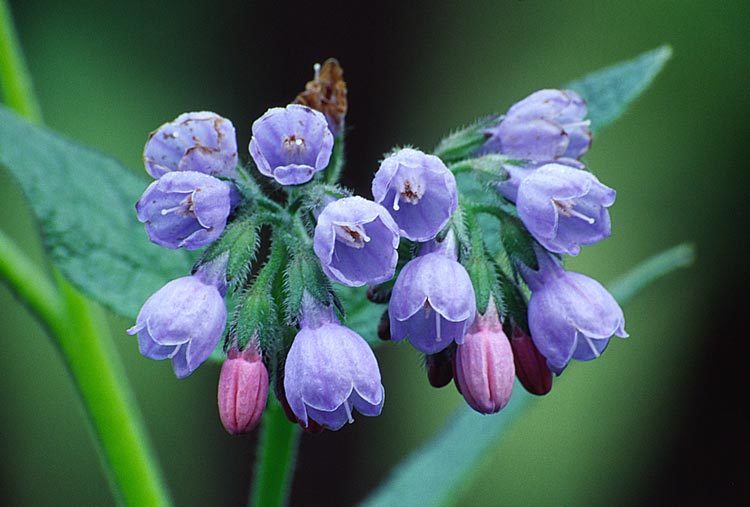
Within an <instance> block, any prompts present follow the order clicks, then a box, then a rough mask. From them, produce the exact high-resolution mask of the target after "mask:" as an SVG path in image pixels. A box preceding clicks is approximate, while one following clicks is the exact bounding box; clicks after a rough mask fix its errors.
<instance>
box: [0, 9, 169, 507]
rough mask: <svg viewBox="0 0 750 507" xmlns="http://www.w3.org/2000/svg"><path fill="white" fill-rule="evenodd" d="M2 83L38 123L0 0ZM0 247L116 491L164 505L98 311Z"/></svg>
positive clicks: (0, 238) (9, 247)
mask: <svg viewBox="0 0 750 507" xmlns="http://www.w3.org/2000/svg"><path fill="white" fill-rule="evenodd" d="M0 86H2V91H3V96H4V99H5V102H6V103H7V104H8V105H9V106H10V107H12V108H13V109H15V110H16V111H17V112H18V113H20V114H21V115H23V116H25V117H26V118H27V119H29V120H31V121H34V122H37V123H39V122H41V113H40V109H39V107H38V104H37V101H36V98H35V96H34V92H33V89H32V87H31V80H30V78H29V73H28V70H27V68H26V65H25V62H24V60H23V56H22V54H21V51H20V46H19V44H18V39H17V36H16V33H15V30H14V28H13V23H12V20H11V17H10V10H9V9H8V6H7V3H6V1H5V0H0ZM0 253H1V254H2V255H1V257H2V260H1V261H0V275H2V276H3V277H4V278H5V279H6V280H7V281H8V283H9V284H10V286H11V287H12V288H13V289H14V290H15V292H16V293H17V294H18V296H19V297H20V298H21V299H22V300H23V301H24V302H25V303H26V304H27V306H28V307H29V309H31V311H32V312H33V313H34V314H35V316H36V317H37V318H38V319H39V320H40V321H41V322H42V323H43V324H44V325H45V326H46V328H47V329H48V331H49V332H50V334H51V335H52V336H53V337H54V338H56V339H57V343H58V345H59V347H60V351H61V353H62V356H63V359H64V360H65V363H66V365H67V367H68V370H69V371H70V373H71V375H72V377H73V380H74V382H75V385H76V388H77V390H78V392H79V394H80V395H81V399H82V401H83V404H84V408H85V410H86V413H87V415H88V418H89V421H90V422H91V425H92V429H93V432H94V434H95V436H96V440H97V442H98V444H99V446H98V450H99V451H100V455H101V457H102V462H103V464H104V466H105V470H106V471H107V473H108V477H109V479H110V482H111V484H112V487H113V491H114V492H115V494H116V495H117V496H120V497H121V498H122V500H124V502H125V503H126V504H128V505H157V506H158V505H169V504H170V500H169V495H168V493H167V489H166V487H165V484H164V481H163V479H162V475H161V472H160V470H159V468H158V465H157V464H156V461H155V460H154V459H153V453H152V451H151V447H150V443H149V441H148V439H147V438H146V433H145V431H144V426H143V423H142V420H141V416H140V412H139V410H138V408H137V406H136V405H135V403H134V401H133V395H132V392H131V390H130V386H129V384H128V382H127V379H126V378H125V375H124V371H123V368H122V365H121V363H120V360H119V356H118V355H117V351H116V350H115V348H114V344H113V342H112V337H111V335H110V333H109V332H108V328H107V325H106V322H105V321H104V316H103V315H102V313H101V310H100V309H99V308H98V307H96V306H94V305H93V304H91V303H89V302H88V301H87V300H86V299H85V298H84V297H83V296H82V295H81V294H79V293H78V292H77V291H76V290H75V289H74V288H73V287H72V286H71V285H70V284H69V283H68V282H66V281H65V280H64V279H63V278H62V276H61V275H59V273H57V272H55V285H54V286H53V285H52V284H51V283H50V282H49V281H48V280H47V278H46V277H45V276H44V275H43V274H42V273H40V271H39V270H38V269H37V268H35V267H34V266H33V265H32V264H31V263H29V262H28V261H27V260H26V259H25V258H24V257H23V255H22V254H21V252H20V250H19V249H18V248H17V247H16V246H15V245H14V244H13V243H12V242H11V241H10V240H9V239H8V238H7V237H6V236H5V235H0Z"/></svg>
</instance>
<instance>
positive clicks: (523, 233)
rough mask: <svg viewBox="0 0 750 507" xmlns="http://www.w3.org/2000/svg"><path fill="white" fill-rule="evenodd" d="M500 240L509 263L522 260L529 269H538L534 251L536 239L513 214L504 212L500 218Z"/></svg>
mask: <svg viewBox="0 0 750 507" xmlns="http://www.w3.org/2000/svg"><path fill="white" fill-rule="evenodd" d="M500 241H501V242H502V246H503V248H504V249H505V253H506V255H507V256H508V260H509V261H510V263H511V264H513V263H514V262H523V263H524V264H525V265H527V266H528V267H530V268H531V269H534V270H537V269H539V263H538V262H537V259H536V254H535V253H534V244H535V243H536V240H534V238H533V237H532V236H531V234H529V231H528V230H527V229H526V227H524V225H523V223H522V222H521V220H520V219H519V218H518V217H516V216H513V215H510V214H507V213H506V214H504V215H503V216H502V218H501V220H500Z"/></svg>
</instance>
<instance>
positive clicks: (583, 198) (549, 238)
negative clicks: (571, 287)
mask: <svg viewBox="0 0 750 507" xmlns="http://www.w3.org/2000/svg"><path fill="white" fill-rule="evenodd" d="M615 195H616V192H615V191H614V190H613V189H611V188H609V187H607V186H605V185H603V184H602V183H600V182H599V180H598V179H597V178H596V176H594V175H593V174H591V173H589V172H587V171H581V170H578V169H574V168H572V167H569V166H565V165H560V164H547V165H545V166H542V167H540V168H539V169H537V170H535V171H534V172H532V173H531V174H530V175H528V176H527V177H526V178H524V179H523V180H522V181H521V184H520V185H519V187H518V195H517V199H516V206H517V208H518V216H519V217H520V218H521V220H522V221H523V223H524V225H525V226H526V228H527V229H528V230H529V232H530V233H531V234H532V236H534V238H536V240H537V241H539V243H541V244H542V246H544V248H546V249H547V250H549V251H550V252H554V253H562V254H568V255H578V253H579V252H580V251H581V245H591V244H593V243H596V242H598V241H600V240H602V239H604V238H607V237H609V235H610V232H611V225H610V219H609V211H608V210H607V208H608V207H610V206H612V204H614V202H615Z"/></svg>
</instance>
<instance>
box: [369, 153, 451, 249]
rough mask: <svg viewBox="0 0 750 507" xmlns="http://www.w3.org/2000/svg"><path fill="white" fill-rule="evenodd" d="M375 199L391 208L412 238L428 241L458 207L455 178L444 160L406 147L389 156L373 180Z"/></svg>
mask: <svg viewBox="0 0 750 507" xmlns="http://www.w3.org/2000/svg"><path fill="white" fill-rule="evenodd" d="M372 195H373V197H374V198H375V201H376V202H377V203H379V204H382V205H383V206H385V207H387V208H388V211H389V212H390V214H391V216H392V217H393V219H394V220H395V221H396V223H397V224H398V226H399V228H400V229H401V235H402V236H404V237H406V238H409V239H410V240H412V241H428V240H431V239H432V238H434V237H435V236H436V235H437V233H438V232H440V230H441V229H442V228H443V227H445V225H446V224H447V223H448V220H449V219H450V217H451V215H452V214H453V213H454V212H455V211H456V207H457V206H458V192H457V190H456V178H455V177H454V176H453V173H451V172H450V171H449V170H448V168H447V167H446V166H445V164H444V163H443V161H442V160H440V159H439V158H438V157H436V156H434V155H426V154H424V153H422V152H421V151H419V150H414V149H412V148H404V149H402V150H399V151H398V152H396V153H394V154H392V155H390V156H389V157H388V158H386V159H385V160H384V161H383V163H382V164H380V169H378V172H377V173H375V178H374V179H373V180H372Z"/></svg>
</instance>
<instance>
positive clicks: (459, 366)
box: [454, 299, 515, 414]
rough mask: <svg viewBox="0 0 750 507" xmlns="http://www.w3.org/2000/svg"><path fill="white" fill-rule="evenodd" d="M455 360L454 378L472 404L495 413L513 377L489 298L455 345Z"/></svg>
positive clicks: (505, 342) (506, 396)
mask: <svg viewBox="0 0 750 507" xmlns="http://www.w3.org/2000/svg"><path fill="white" fill-rule="evenodd" d="M454 361H455V363H454V377H455V379H456V380H455V381H456V383H457V384H458V388H459V391H460V392H461V394H462V395H463V397H464V399H465V400H466V403H468V404H469V406H470V407H471V408H473V409H474V410H476V411H477V412H479V413H482V414H494V413H496V412H499V411H500V410H502V409H503V407H505V405H507V404H508V401H509V400H510V396H511V393H512V391H513V381H514V379H515V366H514V363H513V352H512V351H511V347H510V343H509V342H508V337H507V336H505V333H504V332H503V326H502V324H501V322H500V319H499V317H498V314H497V310H496V309H495V303H494V302H493V301H492V299H490V304H489V305H488V306H487V312H485V314H484V315H478V316H477V318H476V320H475V321H474V323H473V324H472V326H471V327H470V328H469V332H468V333H466V336H465V337H464V340H463V343H461V344H459V345H458V346H457V347H456V353H455V360H454Z"/></svg>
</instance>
